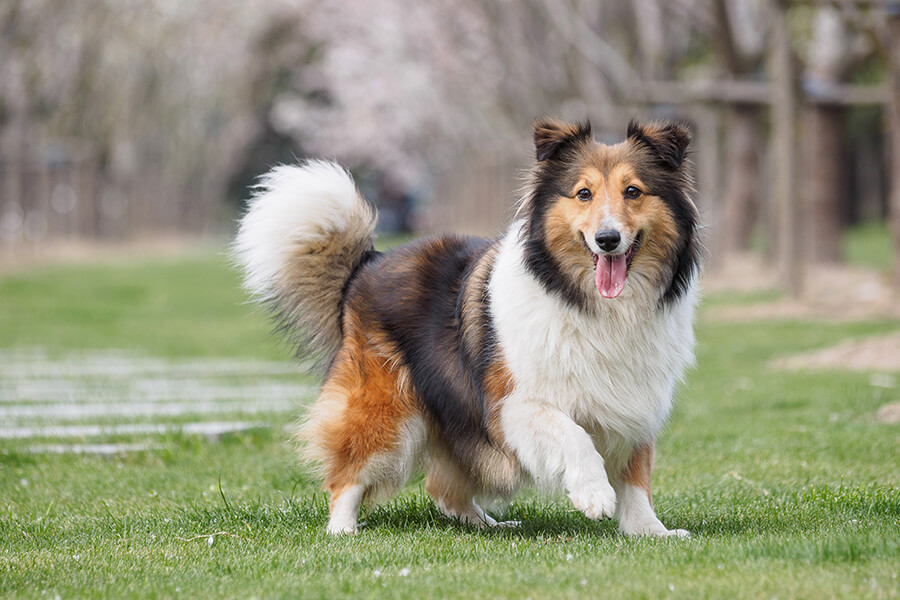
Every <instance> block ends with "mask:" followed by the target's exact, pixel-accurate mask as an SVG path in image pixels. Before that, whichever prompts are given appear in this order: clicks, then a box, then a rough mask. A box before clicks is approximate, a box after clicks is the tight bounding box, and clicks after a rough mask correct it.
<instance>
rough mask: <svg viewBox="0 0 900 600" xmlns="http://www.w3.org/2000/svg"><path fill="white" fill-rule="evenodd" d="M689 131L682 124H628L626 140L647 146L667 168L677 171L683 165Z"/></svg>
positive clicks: (633, 122) (689, 136)
mask: <svg viewBox="0 0 900 600" xmlns="http://www.w3.org/2000/svg"><path fill="white" fill-rule="evenodd" d="M692 137H693V135H692V134H691V130H690V129H689V128H688V127H687V125H685V124H683V123H666V122H662V123H646V124H643V123H638V122H637V121H635V120H634V119H632V120H631V121H630V122H629V123H628V139H630V140H634V141H635V142H637V143H639V144H643V145H645V146H647V147H648V148H649V149H650V150H652V151H653V152H654V154H656V155H657V157H659V159H660V160H661V161H662V162H663V164H664V165H666V166H667V167H669V168H672V169H677V168H679V167H681V165H682V164H683V163H684V159H685V157H686V156H687V149H688V145H689V144H690V143H691V138H692Z"/></svg>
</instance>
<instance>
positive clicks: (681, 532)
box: [619, 523, 691, 538]
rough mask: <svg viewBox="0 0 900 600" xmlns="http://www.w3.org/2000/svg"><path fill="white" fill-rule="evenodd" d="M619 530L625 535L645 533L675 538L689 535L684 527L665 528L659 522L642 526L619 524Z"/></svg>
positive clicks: (649, 535) (652, 535)
mask: <svg viewBox="0 0 900 600" xmlns="http://www.w3.org/2000/svg"><path fill="white" fill-rule="evenodd" d="M619 531H621V532H622V534H623V535H627V536H631V537H634V536H640V535H645V536H648V537H677V538H686V537H691V532H690V531H687V530H686V529H666V528H665V526H663V524H662V523H659V524H650V525H646V526H643V527H640V526H638V527H635V526H628V525H621V524H620V525H619Z"/></svg>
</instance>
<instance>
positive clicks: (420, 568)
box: [0, 254, 900, 598]
mask: <svg viewBox="0 0 900 600" xmlns="http://www.w3.org/2000/svg"><path fill="white" fill-rule="evenodd" d="M710 301H711V302H720V303H721V302H723V301H727V300H722V299H721V298H719V299H717V298H710ZM243 302H244V296H243V295H242V293H241V291H240V290H239V288H238V283H237V277H236V275H235V273H234V272H233V271H232V270H231V269H230V268H229V267H228V266H227V264H226V261H225V260H224V259H223V258H222V257H221V256H219V255H216V254H200V255H194V256H189V257H184V258H179V259H166V260H161V261H155V262H153V261H144V262H129V263H127V264H121V263H117V264H106V265H89V266H56V267H46V268H40V269H35V270H31V271H28V272H24V273H18V274H15V275H8V276H5V277H3V278H0V354H2V352H6V353H13V354H12V355H11V356H19V355H20V354H21V355H24V356H27V355H28V353H36V355H37V356H39V357H41V358H40V360H44V361H51V362H52V361H63V362H64V361H66V360H70V359H71V357H72V356H82V354H79V353H84V352H85V351H90V352H100V353H101V354H100V355H99V356H101V357H102V356H107V355H105V354H102V352H109V351H115V352H117V353H122V355H123V356H135V357H142V358H143V359H144V360H148V359H150V358H152V359H154V360H159V361H162V364H163V365H164V366H165V365H172V368H173V369H176V368H179V366H184V365H185V364H188V363H190V364H201V365H209V364H212V363H209V362H197V361H210V360H222V359H228V360H231V361H232V362H231V363H215V364H240V363H241V362H242V361H247V362H248V363H250V362H253V361H256V362H259V361H268V362H266V363H265V364H267V365H277V364H281V365H284V364H285V363H283V362H279V361H283V360H284V359H286V358H287V352H286V350H285V349H283V348H281V347H280V346H279V344H278V340H277V339H275V338H273V337H271V336H270V335H268V332H269V326H268V323H267V322H266V319H265V318H264V317H263V316H262V315H260V314H258V313H256V312H254V311H253V309H251V307H249V306H247V305H246V304H243ZM898 328H900V322H868V323H857V324H833V323H761V324H760V323H756V324H721V323H711V322H705V321H704V320H703V318H702V315H701V318H700V321H699V325H698V339H699V344H698V352H697V358H698V366H697V368H696V370H694V371H693V372H692V373H691V374H690V376H689V378H688V383H687V385H686V386H685V387H684V389H683V390H682V391H681V393H680V394H679V396H680V400H679V403H678V404H677V408H676V411H675V414H674V415H673V418H672V420H671V423H670V425H669V427H668V428H667V430H666V431H665V433H664V435H663V436H662V438H661V440H660V442H659V444H658V455H657V464H656V471H655V473H654V502H655V505H656V507H657V510H658V513H659V515H660V518H661V519H662V520H663V522H664V523H666V524H667V525H668V526H669V527H679V528H684V529H688V530H690V531H692V532H693V536H692V537H691V538H690V539H687V540H655V539H627V538H623V537H621V536H619V535H618V534H617V533H616V530H615V527H614V525H613V524H612V523H609V522H601V523H596V522H591V521H589V520H588V519H586V518H584V517H583V516H581V515H580V514H579V513H577V512H575V511H574V510H573V509H572V508H571V506H570V505H569V503H568V502H567V501H566V500H565V499H564V498H555V497H551V498H545V497H540V496H536V495H533V494H529V493H526V494H523V495H522V496H520V497H519V498H518V499H517V500H516V502H514V503H513V504H512V505H510V506H508V507H506V508H505V509H504V510H502V511H501V512H502V514H503V516H504V518H507V519H517V520H521V521H522V523H523V524H522V526H521V527H520V528H518V529H515V530H503V531H479V530H475V529H471V528H467V527H463V526H459V525H457V524H455V523H453V522H451V521H448V520H446V519H444V518H442V517H441V516H440V515H439V514H438V512H437V511H436V509H435V508H434V506H433V504H432V503H431V501H430V499H429V498H428V497H427V496H426V495H425V493H424V491H423V486H422V483H421V480H417V481H416V482H414V483H413V484H411V485H410V486H408V487H407V488H406V489H405V491H404V492H403V493H402V494H401V495H400V496H399V497H398V498H397V499H395V500H393V501H391V502H390V503H388V504H385V505H382V506H379V507H376V508H373V509H370V510H369V511H368V513H367V514H366V515H364V517H363V520H364V521H365V522H366V525H365V526H364V527H363V529H362V530H361V532H360V533H359V534H358V535H356V536H353V537H342V538H330V537H328V536H326V535H325V533H324V526H325V521H326V513H327V503H326V499H325V497H324V496H323V494H322V493H321V492H320V491H319V489H318V486H317V482H316V481H315V480H314V479H312V478H311V477H310V476H309V475H308V474H306V473H304V472H303V471H302V470H301V469H300V468H298V466H297V465H296V464H295V463H294V461H293V458H292V455H291V451H290V449H289V447H288V446H287V444H286V443H285V440H284V433H283V429H282V426H283V425H284V424H286V423H288V422H289V421H290V419H291V418H292V415H291V412H293V411H291V412H283V411H282V412H279V411H272V412H269V413H265V412H264V413H262V414H256V415H254V417H253V418H254V419H255V420H258V421H261V422H265V423H267V424H266V425H261V426H259V427H256V428H251V429H247V430H244V431H240V432H234V433H225V434H221V435H217V436H213V437H203V436H194V435H188V434H186V433H179V432H178V431H169V432H166V433H163V434H146V433H143V434H123V433H120V434H117V435H116V436H115V437H113V438H108V437H98V436H90V435H88V436H85V437H82V438H78V439H76V440H75V441H76V442H77V443H79V444H91V443H97V442H109V441H116V442H122V443H140V444H146V447H145V449H137V450H123V451H117V452H114V453H112V454H105V455H102V454H101V455H98V454H92V453H84V454H72V453H62V454H58V453H49V452H43V451H40V452H35V445H36V444H38V445H47V444H53V443H55V442H57V441H59V440H54V439H53V438H52V437H43V438H40V439H34V438H20V439H0V596H5V597H23V598H30V597H34V598H39V597H48V598H53V597H54V596H57V595H58V596H59V597H61V598H69V597H78V598H85V597H87V598H91V597H97V598H111V597H176V596H181V597H185V598H195V597H216V598H218V597H242V598H246V597H281V596H283V597H308V598H317V597H321V598H335V597H362V598H365V597H377V596H389V597H400V598H407V597H408V598H423V597H435V598H470V597H498V598H525V597H532V598H551V597H552V598H567V597H605V598H621V597H638V598H657V597H681V598H697V597H712V598H773V597H777V598H793V597H805V598H830V597H846V598H857V597H872V598H897V597H900V581H898V574H900V460H898V459H900V428H898V427H897V426H896V425H887V424H882V423H877V422H875V420H874V418H873V415H874V413H875V412H876V410H877V409H878V407H879V406H881V405H882V404H884V403H887V402H891V401H898V400H900V390H898V389H897V388H896V387H895V388H890V387H884V385H885V383H884V379H885V378H884V377H882V378H879V379H877V380H872V379H871V378H870V375H869V374H859V373H843V372H815V373H813V372H806V373H786V372H778V371H773V370H771V369H769V368H768V367H767V363H768V362H769V361H770V360H771V359H772V358H775V357H779V356H784V355H788V354H791V353H795V352H800V351H804V350H809V349H814V348H818V347H822V346H826V345H829V344H833V343H836V342H838V341H840V340H841V339H843V338H846V337H848V336H862V335H867V334H876V333H881V332H885V331H888V330H893V329H898ZM16 353H19V354H16ZM23 353H24V354H23ZM235 359H237V360H236V361H235ZM16 360H20V359H18V358H17V359H16ZM191 361H194V362H193V363H191ZM16 364H18V363H16ZM22 364H25V363H22ZM42 364H43V363H42ZM48 364H49V363H48ZM52 364H53V365H57V366H58V365H59V364H63V363H60V362H54V363H52ZM73 364H74V363H73ZM77 364H78V365H81V364H82V363H77ZM2 366H3V365H0V368H2ZM81 368H84V367H83V366H81V367H78V369H81ZM76 371H77V369H76ZM0 372H2V373H6V375H0V408H2V407H3V406H4V405H8V404H10V403H11V402H12V401H14V400H15V401H21V402H24V403H25V404H28V403H31V404H32V405H40V402H43V401H45V400H46V399H43V400H42V398H43V396H40V394H39V393H38V392H29V391H27V390H31V389H32V388H33V387H34V386H36V385H38V384H39V383H41V376H40V374H39V373H38V375H35V381H32V380H26V379H16V378H14V375H15V373H12V372H11V371H9V370H7V371H0ZM210 373H212V374H210ZM66 377H69V378H70V379H72V380H76V379H77V382H78V384H79V385H82V384H83V385H85V386H87V388H85V389H88V392H87V394H88V395H91V394H99V395H101V396H102V394H103V393H105V392H104V390H106V392H108V393H109V394H111V395H112V397H115V393H119V392H117V390H121V393H123V394H128V393H135V392H134V390H135V389H137V388H133V387H129V386H130V385H131V383H133V382H130V381H128V380H127V378H125V380H122V379H114V378H113V376H112V375H110V376H109V377H110V378H109V379H103V380H102V381H100V383H97V380H87V379H84V378H86V377H87V375H86V374H84V373H79V372H75V373H74V374H69V375H66ZM203 377H205V379H204V382H205V383H204V385H207V384H209V385H212V384H213V383H214V384H215V385H216V386H218V387H217V389H219V390H220V392H221V389H222V388H229V386H232V387H233V386H239V385H248V386H249V385H250V383H248V382H249V380H246V379H241V377H238V376H235V375H230V374H229V373H228V372H218V371H210V372H208V373H206V374H205V375H203ZM3 378H6V380H7V381H6V382H4V380H3ZM254 381H255V382H256V383H259V382H258V381H256V380H254ZM264 381H265V384H266V385H274V384H273V382H274V383H277V384H284V385H300V386H309V385H310V384H314V383H315V382H314V381H313V380H311V379H309V378H308V377H307V376H305V375H302V374H300V373H299V372H298V373H296V374H292V373H291V372H290V369H289V368H288V370H287V371H286V372H285V371H277V372H275V371H273V373H271V374H268V375H265V377H264ZM92 382H93V383H92ZM109 382H112V383H109ZM256 383H253V385H256ZM107 384H108V385H109V386H112V387H111V388H109V389H107V387H106V386H107ZM92 385H93V386H94V387H90V386H92ZM29 386H32V387H29ZM115 386H121V387H120V388H117V387H115ZM176 387H178V386H177V385H176ZM35 389H36V388H35ZM65 389H67V390H68V389H70V388H65ZM71 389H75V388H71ZM78 389H81V388H78ZM204 389H206V388H204ZM247 389H257V388H252V387H248V388H247ZM259 389H262V388H259ZM23 390H25V391H23ZM92 390H93V391H92ZM177 391H178V390H177V389H176V390H175V392H177ZM169 392H171V390H169V391H168V392H167V393H169ZM173 393H174V392H173ZM28 394H32V395H31V396H29V395H28ZM185 394H186V395H187V396H188V397H189V396H190V394H189V393H187V392H185ZM310 395H311V394H306V395H305V396H303V395H302V394H301V396H303V397H300V398H298V399H297V405H298V406H299V405H300V404H301V403H302V402H303V401H305V400H307V399H308V398H309V397H310ZM22 398H24V400H23V399H22ZM17 399H18V400H17ZM189 399H190V398H188V400H189ZM236 410H237V409H236ZM11 414H12V413H11ZM15 418H24V417H15ZM29 418H31V417H29ZM141 418H143V419H145V420H147V421H148V422H149V421H150V420H152V419H151V418H150V417H141ZM179 418H183V419H188V418H190V415H187V416H182V417H177V418H176V417H171V418H168V421H171V422H178V419H179ZM26 421H27V419H26ZM87 421H88V420H82V421H77V422H87ZM94 421H96V419H94V420H92V421H91V422H94ZM0 426H2V424H0ZM72 441H73V440H71V439H68V440H65V443H67V444H70V443H72Z"/></svg>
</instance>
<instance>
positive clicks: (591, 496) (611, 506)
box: [569, 481, 616, 519]
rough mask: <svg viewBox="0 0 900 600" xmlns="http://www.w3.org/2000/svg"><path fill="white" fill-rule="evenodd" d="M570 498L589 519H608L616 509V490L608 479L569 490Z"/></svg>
mask: <svg viewBox="0 0 900 600" xmlns="http://www.w3.org/2000/svg"><path fill="white" fill-rule="evenodd" d="M569 499H570V500H572V504H574V505H575V508H577V509H578V510H580V511H581V512H583V513H584V514H585V515H587V517H588V518H589V519H608V518H610V517H612V516H613V513H615V511H616V491H615V490H614V489H613V487H612V486H611V485H610V484H609V482H606V481H602V482H596V483H590V484H586V485H583V486H580V487H579V488H577V489H575V490H573V491H571V492H569Z"/></svg>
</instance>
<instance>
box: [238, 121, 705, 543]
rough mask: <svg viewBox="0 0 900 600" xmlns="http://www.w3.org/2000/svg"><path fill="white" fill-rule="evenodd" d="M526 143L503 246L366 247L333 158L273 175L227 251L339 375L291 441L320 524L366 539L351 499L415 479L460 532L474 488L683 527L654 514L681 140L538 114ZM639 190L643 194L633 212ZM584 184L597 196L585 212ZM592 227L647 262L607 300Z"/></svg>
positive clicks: (683, 353)
mask: <svg viewBox="0 0 900 600" xmlns="http://www.w3.org/2000/svg"><path fill="white" fill-rule="evenodd" d="M534 142H535V157H536V162H535V164H534V167H533V169H532V172H531V174H530V177H529V182H528V185H527V189H526V192H525V194H524V196H523V199H522V202H521V203H520V206H519V211H518V219H517V221H516V222H515V223H514V224H513V225H512V226H511V227H510V229H509V231H508V232H507V234H506V235H505V236H503V237H502V238H501V239H499V240H485V239H480V238H470V237H459V236H442V237H437V238H431V239H425V240H421V241H418V242H415V243H412V244H409V245H406V246H403V247H401V248H397V249H395V250H392V251H391V252H388V253H378V252H375V251H374V250H372V230H373V223H374V216H373V213H372V211H371V209H370V208H369V206H368V204H367V203H366V202H365V201H364V200H363V199H362V198H361V197H360V196H359V194H358V193H357V192H356V190H355V187H354V186H353V183H352V180H351V179H350V177H349V175H348V174H347V173H346V172H344V171H343V170H341V169H340V168H339V167H337V166H336V165H332V164H330V163H322V162H313V163H307V164H306V165H301V166H297V167H279V168H278V169H276V170H275V171H273V173H272V174H270V175H268V176H267V177H266V178H264V179H263V182H262V184H261V187H260V192H259V193H258V194H257V195H256V196H255V197H254V199H253V200H252V201H251V205H250V209H249V212H248V214H247V216H246V217H245V218H244V220H243V221H242V223H241V227H240V230H239V234H238V239H237V242H236V249H237V256H238V259H239V261H240V262H241V263H242V265H243V266H244V268H245V272H246V282H247V285H248V287H249V288H250V289H251V291H252V292H253V293H254V295H255V296H256V297H257V298H259V299H261V300H262V301H264V302H266V303H268V304H269V305H270V306H272V307H273V309H274V312H275V314H276V317H277V318H278V319H279V320H280V322H281V323H282V324H283V325H284V326H286V327H287V328H288V329H289V330H290V331H292V332H294V335H295V336H296V339H299V340H300V341H301V343H302V345H303V348H304V349H305V350H306V351H311V352H312V353H314V354H316V355H318V356H319V357H322V358H324V359H326V360H327V361H328V363H329V365H330V366H329V367H328V371H327V374H326V378H325V382H324V384H323V387H322V392H321V395H320V397H319V399H318V400H317V401H316V402H315V404H314V405H313V406H312V407H311V409H310V410H309V412H308V414H307V416H306V418H305V420H304V422H303V423H302V425H301V426H300V427H299V428H298V431H297V437H298V439H299V440H300V441H301V443H302V445H303V447H304V448H305V453H306V456H307V457H309V458H311V459H312V460H314V461H315V462H316V463H317V464H318V465H319V466H320V468H321V470H322V474H323V476H324V479H325V487H326V489H328V490H329V491H330V492H331V494H332V508H331V519H330V522H329V527H328V529H329V531H330V532H332V533H342V532H351V531H354V530H355V528H356V513H357V511H358V507H359V503H360V502H361V501H363V500H364V499H366V498H370V499H375V498H377V497H382V496H384V495H387V494H390V493H391V492H393V491H394V490H395V489H397V488H398V487H399V486H401V485H402V484H403V483H404V482H405V481H406V480H407V479H408V478H409V477H410V476H411V475H412V473H413V472H414V471H415V469H416V468H417V467H418V466H419V465H423V466H424V467H425V469H426V473H427V476H426V489H427V490H428V492H429V494H431V495H432V496H433V497H434V498H435V501H436V502H437V504H438V506H439V507H440V508H441V510H442V511H443V512H444V513H445V514H448V515H451V516H454V517H456V518H459V519H460V520H462V521H464V522H470V523H475V524H479V525H496V524H497V523H496V521H494V520H493V519H492V518H491V517H490V516H489V515H487V514H486V513H485V512H484V511H483V510H482V509H481V508H480V507H479V506H478V505H477V504H476V503H475V501H474V498H475V496H494V497H509V496H510V495H511V494H513V493H514V492H515V491H516V490H517V489H518V488H519V487H520V486H521V485H522V484H523V483H527V482H528V481H532V482H536V483H538V484H539V485H546V486H548V487H556V488H563V489H564V491H565V492H566V493H567V494H568V495H569V497H570V498H571V499H572V501H573V503H574V504H575V506H576V507H577V508H579V509H580V510H583V511H584V512H585V513H586V514H587V515H588V516H590V517H592V518H602V517H607V516H612V514H613V511H615V513H616V514H617V515H618V516H619V518H620V528H621V529H622V530H623V531H624V532H626V533H629V534H639V533H651V534H654V535H672V534H677V535H681V534H682V533H683V532H681V531H680V530H677V531H676V530H667V529H665V527H663V526H662V524H661V523H659V520H658V519H656V517H655V514H653V511H652V508H651V507H650V504H649V499H650V483H649V477H650V466H651V462H652V455H653V442H654V439H655V436H656V434H657V433H658V431H659V429H660V427H661V426H662V423H663V422H664V421H665V419H666V417H667V415H668V412H669V407H670V405H671V401H672V393H673V391H674V386H675V384H676V382H677V381H678V380H679V379H680V378H681V376H682V373H683V371H684V368H685V367H686V366H687V365H688V364H689V363H690V362H691V360H692V351H691V349H692V346H693V334H692V330H691V320H692V315H693V305H694V298H695V296H696V294H695V292H694V287H695V278H696V270H697V265H698V260H699V251H698V244H697V242H696V239H695V236H696V228H697V213H696V208H695V207H694V205H693V203H692V201H691V199H690V193H691V189H692V188H691V179H690V175H689V172H688V170H687V168H686V167H685V165H686V157H687V148H688V144H689V142H690V131H689V130H688V129H687V128H686V127H684V126H682V125H679V124H672V123H651V124H645V125H642V124H639V123H634V122H632V123H631V124H629V126H628V132H627V137H626V139H625V141H624V142H622V143H621V144H617V145H615V146H603V145H600V144H597V143H596V142H595V141H594V140H593V139H592V137H591V128H590V124H589V123H586V122H585V123H580V124H569V123H564V122H561V121H557V120H553V119H541V120H539V121H537V122H536V123H535V125H534ZM628 182H632V183H637V184H639V185H640V186H641V187H642V188H643V195H642V196H641V197H639V198H638V199H635V200H628V199H624V198H623V197H622V189H623V187H624V186H625V185H627V184H628ZM582 186H589V187H590V189H591V190H593V193H595V194H596V198H594V199H592V200H591V202H585V201H582V200H580V199H579V198H578V197H577V194H576V191H577V189H578V188H579V187H582ZM298 207H300V209H298ZM601 220H602V224H604V225H603V226H604V227H605V226H609V225H608V224H609V223H614V224H616V226H617V227H621V228H623V235H624V236H626V237H627V239H629V240H633V244H634V247H635V248H637V250H636V251H635V253H634V255H633V259H631V261H632V262H630V263H629V266H628V273H627V279H626V286H625V290H624V291H623V292H622V295H621V296H620V297H619V298H615V299H604V298H601V297H600V295H599V293H598V291H597V287H596V286H599V283H598V284H596V286H595V283H594V279H593V273H594V266H593V263H592V258H591V255H592V252H596V250H592V249H591V248H592V247H593V246H591V244H592V243H593V236H594V234H595V232H596V231H597V230H598V227H600V225H599V224H600V223H601ZM629 236H630V237H629ZM629 256H631V255H629ZM594 260H596V259H594ZM598 281H599V280H598ZM635 369H637V370H635ZM598 451H599V453H598ZM617 496H618V502H617V501H616V498H617Z"/></svg>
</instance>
